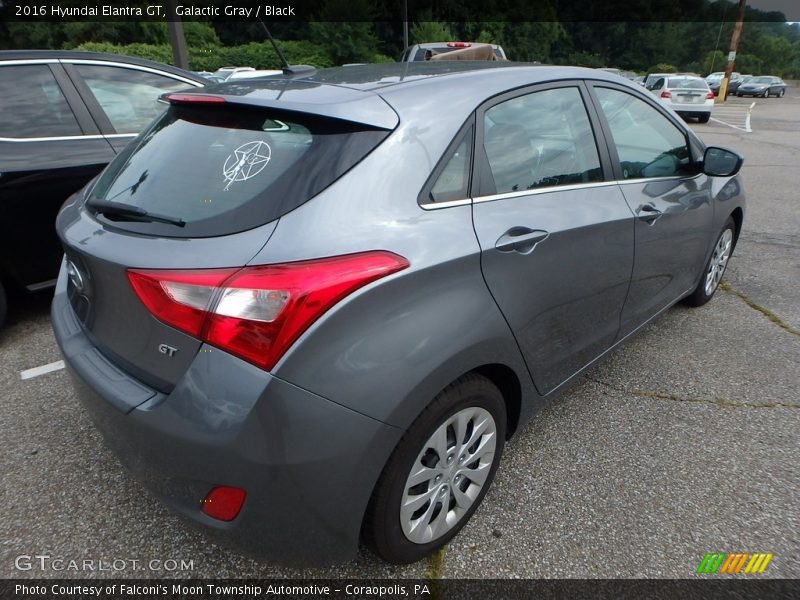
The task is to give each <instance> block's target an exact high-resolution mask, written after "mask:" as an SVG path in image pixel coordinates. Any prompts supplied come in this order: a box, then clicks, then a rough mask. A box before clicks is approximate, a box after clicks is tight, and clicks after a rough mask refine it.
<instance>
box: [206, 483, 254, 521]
mask: <svg viewBox="0 0 800 600" xmlns="http://www.w3.org/2000/svg"><path fill="white" fill-rule="evenodd" d="M246 496H247V492H245V491H244V490H243V489H242V488H237V487H229V486H226V485H221V486H217V487H215V488H213V489H212V490H211V491H210V492H208V495H207V496H206V497H205V498H204V499H203V506H202V508H201V509H200V510H202V511H203V512H204V513H205V514H207V515H208V516H209V517H212V518H214V519H218V520H220V521H233V520H234V519H235V518H236V517H237V515H238V514H239V511H240V510H242V505H243V504H244V499H245V497H246Z"/></svg>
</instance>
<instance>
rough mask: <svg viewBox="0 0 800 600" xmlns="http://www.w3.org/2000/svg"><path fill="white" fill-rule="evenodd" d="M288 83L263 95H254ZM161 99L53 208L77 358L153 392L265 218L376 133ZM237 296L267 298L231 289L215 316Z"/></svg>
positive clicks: (325, 179) (306, 194) (295, 115)
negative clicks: (96, 171) (83, 337)
mask: <svg viewBox="0 0 800 600" xmlns="http://www.w3.org/2000/svg"><path fill="white" fill-rule="evenodd" d="M277 85H278V84H276V86H277ZM292 85H293V84H292V83H291V82H282V84H281V89H280V90H265V91H263V92H262V99H263V101H264V102H268V101H269V95H279V94H280V91H282V90H283V88H287V87H288V88H291V86H292ZM299 85H302V84H299ZM356 94H359V93H357V92H353V93H352V94H351V95H356ZM362 95H363V94H362ZM264 96H266V97H267V98H266V99H264V98H263V97H264ZM172 100H173V104H172V105H171V106H170V107H169V110H167V112H166V113H165V114H164V115H162V117H161V118H159V119H158V120H157V121H155V122H154V123H153V124H152V125H151V126H150V127H149V128H147V129H146V130H145V131H144V132H143V133H142V134H141V135H140V136H139V137H137V138H136V139H135V140H134V141H133V142H131V143H130V144H129V145H128V146H126V147H125V149H124V150H123V151H122V152H121V153H120V154H119V155H118V156H117V158H115V159H114V160H113V161H112V162H111V164H110V165H109V166H108V168H107V169H106V170H105V171H104V172H103V174H102V175H101V176H100V178H99V179H98V180H97V182H96V183H95V184H94V185H93V186H92V187H90V188H88V189H87V190H85V191H84V192H82V193H81V194H78V195H76V196H74V197H73V199H72V201H71V202H69V203H67V204H66V205H65V206H64V208H63V210H62V211H61V213H60V214H59V218H58V224H57V228H58V232H59V234H60V236H61V239H62V241H63V243H64V248H65V252H66V256H67V263H66V266H65V272H66V274H67V275H68V276H69V280H68V284H67V294H68V296H69V300H70V304H71V308H70V309H69V310H71V311H72V312H74V315H75V317H77V320H78V321H79V322H80V325H81V326H82V327H83V329H84V330H85V331H86V333H87V334H88V336H89V337H90V339H91V340H92V342H93V344H94V348H93V350H92V354H91V356H89V357H88V358H86V360H87V361H89V362H91V364H92V365H95V366H96V367H97V368H101V369H106V370H112V371H113V369H112V368H111V367H109V366H108V365H109V362H110V364H113V365H115V366H116V367H119V368H121V369H122V370H123V371H125V372H126V373H128V374H130V375H132V376H133V377H135V378H136V379H138V380H140V381H142V382H143V383H145V384H146V385H148V386H150V387H152V388H156V389H158V390H161V391H164V392H168V391H170V390H171V389H172V387H173V386H174V385H175V384H176V383H177V382H178V381H179V380H180V378H181V377H182V376H183V374H184V373H185V372H186V370H187V369H188V367H189V365H190V364H191V363H192V361H193V360H194V358H195V356H196V355H197V352H198V351H199V349H200V347H201V344H202V341H201V340H202V339H203V335H202V334H203V331H204V326H205V322H206V321H205V320H206V318H207V316H208V314H207V313H208V311H209V310H210V307H211V305H212V303H213V302H215V301H216V300H217V296H218V295H219V294H220V293H222V292H221V291H220V290H221V286H222V284H223V283H224V282H225V281H227V280H228V279H230V278H231V277H232V276H233V275H234V274H236V273H238V272H239V270H240V269H242V268H243V267H244V266H245V265H247V264H248V262H249V261H250V260H251V259H252V258H253V257H254V256H255V255H256V254H257V253H258V251H259V250H260V249H261V248H262V247H263V246H264V244H266V243H267V241H268V240H269V238H270V236H271V235H272V232H273V231H274V229H275V227H276V226H277V222H278V219H279V218H280V217H281V216H282V215H283V214H285V213H287V212H288V211H290V210H292V209H294V208H296V207H297V206H299V205H300V204H302V203H304V202H306V201H308V200H310V199H311V198H313V197H314V196H315V195H316V194H317V193H318V192H320V191H321V190H322V189H324V188H326V187H327V186H328V185H330V184H331V183H332V182H333V181H335V180H336V179H337V178H338V177H339V176H340V175H342V174H343V173H344V172H346V171H347V170H348V169H350V168H351V167H352V166H353V165H354V164H355V163H357V162H358V161H359V160H361V158H363V157H364V156H365V155H366V153H367V152H369V151H371V150H372V148H374V147H375V146H376V145H377V144H378V143H380V141H382V140H383V139H384V138H385V136H386V135H387V132H386V131H385V130H381V129H376V128H372V127H367V126H361V125H358V124H355V123H351V122H347V121H342V120H338V119H328V118H324V117H321V116H319V115H316V114H305V113H302V112H297V111H292V112H289V111H287V110H281V109H276V108H269V107H265V106H253V105H247V104H241V103H238V102H236V100H238V98H235V97H234V98H229V99H226V97H224V96H208V95H190V94H177V95H175V96H174V97H173V99H172ZM374 102H376V103H378V104H379V106H380V107H382V108H383V110H384V111H387V112H388V111H390V109H389V108H388V106H387V105H386V104H385V103H382V102H380V101H379V100H377V99H375V100H374ZM354 110H357V109H354ZM391 116H394V114H393V113H391ZM234 292H236V293H234ZM239 292H242V293H243V294H245V295H246V294H247V293H250V296H249V298H251V299H254V300H258V301H261V300H263V301H264V302H266V303H269V302H271V301H273V300H274V298H273V296H272V295H270V294H268V293H267V292H261V291H254V290H246V289H244V288H242V289H241V290H238V291H237V290H233V291H232V292H231V294H232V296H231V297H232V300H230V302H228V303H227V304H226V308H225V310H227V311H228V312H225V313H221V315H222V316H221V317H220V319H224V317H225V316H233V315H238V312H236V311H237V310H239V308H240V307H241V306H245V308H246V307H247V306H248V305H247V302H246V300H247V298H244V297H243V296H241V294H239ZM237 294H239V295H237ZM275 301H277V300H275ZM231 303H232V304H231ZM231 306H233V308H231ZM71 320H74V318H72V319H71ZM266 320H267V321H268V320H269V319H266ZM235 325H236V324H233V325H231V328H230V329H226V330H225V331H226V333H229V334H230V335H231V337H235V336H234V333H236V332H239V333H241V334H242V335H244V336H245V337H246V336H247V324H246V323H244V324H243V325H241V326H240V327H238V329H235V327H234V326H235ZM234 329H235V330H234ZM237 335H238V334H237ZM133 397H134V398H139V399H140V400H141V396H140V395H138V394H135V395H134V396H133ZM126 408H127V409H131V408H133V406H129V407H126Z"/></svg>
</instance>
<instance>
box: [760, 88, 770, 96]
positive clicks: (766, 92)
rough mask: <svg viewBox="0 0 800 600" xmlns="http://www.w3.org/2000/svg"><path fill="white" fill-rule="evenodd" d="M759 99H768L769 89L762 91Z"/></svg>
mask: <svg viewBox="0 0 800 600" xmlns="http://www.w3.org/2000/svg"><path fill="white" fill-rule="evenodd" d="M761 97H762V98H769V88H767V89H766V90H764V93H763V94H761Z"/></svg>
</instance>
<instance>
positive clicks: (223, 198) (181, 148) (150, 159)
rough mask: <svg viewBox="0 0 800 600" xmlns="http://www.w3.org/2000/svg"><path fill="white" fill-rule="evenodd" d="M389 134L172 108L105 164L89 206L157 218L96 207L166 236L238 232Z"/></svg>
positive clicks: (285, 208) (303, 197) (244, 110)
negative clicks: (116, 206) (124, 211)
mask: <svg viewBox="0 0 800 600" xmlns="http://www.w3.org/2000/svg"><path fill="white" fill-rule="evenodd" d="M388 133H389V132H388V131H385V130H382V129H373V128H369V127H368V126H364V125H359V124H355V123H351V122H349V121H342V120H337V119H330V118H325V117H320V116H317V115H308V114H305V113H296V112H286V111H277V110H271V109H263V108H251V107H246V106H242V105H232V104H228V105H220V106H215V105H211V106H209V105H202V106H200V105H194V106H192V105H173V106H171V107H170V108H169V110H167V111H166V112H165V113H164V115H163V116H161V117H160V118H159V119H157V120H156V121H155V122H154V123H153V124H152V125H151V126H150V128H149V129H147V130H146V131H144V132H143V133H142V134H141V135H140V136H139V137H138V138H136V140H134V141H133V142H131V144H130V145H128V146H127V147H126V148H125V149H124V150H123V151H122V152H121V153H120V155H119V156H117V158H115V159H114V160H113V161H112V162H111V164H110V165H109V166H108V168H106V170H105V171H104V172H103V174H102V176H101V177H100V179H99V180H98V182H97V184H96V185H95V186H94V188H93V189H92V190H91V191H90V193H89V197H88V199H87V204H88V206H89V207H90V208H91V207H92V206H93V205H96V206H100V205H102V204H103V203H115V204H122V205H125V206H126V207H131V206H132V207H135V208H136V209H138V210H144V211H147V212H148V213H150V214H151V215H158V216H159V219H157V220H154V221H147V220H146V219H145V218H136V219H135V220H134V219H131V218H130V216H129V214H128V215H127V216H126V215H119V214H117V216H115V213H114V211H106V212H105V213H103V211H102V210H98V212H99V213H101V214H103V218H104V219H106V218H107V219H110V220H114V221H115V223H114V224H115V225H116V226H117V227H120V228H123V229H127V230H130V231H136V232H142V233H147V234H154V235H163V236H170V237H211V236H219V235H226V234H231V233H236V232H239V231H244V230H247V229H252V228H254V227H258V226H259V225H263V224H265V223H268V222H270V221H272V220H274V219H277V218H278V217H280V216H282V215H284V214H286V213H288V212H289V211H291V210H293V209H294V208H296V207H298V206H300V205H301V204H303V203H304V202H306V201H308V200H310V199H311V198H313V197H314V196H315V195H317V194H318V193H320V192H321V191H322V190H324V189H325V188H326V187H328V186H329V185H330V184H331V183H333V182H334V181H336V180H337V179H338V178H339V177H341V176H342V175H343V174H344V173H345V172H347V171H348V170H349V169H351V168H352V167H353V166H354V165H355V164H356V163H358V162H359V161H360V160H361V159H362V158H364V157H365V156H366V155H367V154H368V153H369V152H370V151H371V150H373V149H374V148H375V147H376V146H378V145H379V144H380V143H381V142H382V141H383V140H384V139H385V138H386V136H387V135H388ZM163 217H165V218H166V220H175V221H176V222H179V221H183V223H184V225H183V226H179V225H176V224H173V223H168V222H164V221H165V219H164V218H163Z"/></svg>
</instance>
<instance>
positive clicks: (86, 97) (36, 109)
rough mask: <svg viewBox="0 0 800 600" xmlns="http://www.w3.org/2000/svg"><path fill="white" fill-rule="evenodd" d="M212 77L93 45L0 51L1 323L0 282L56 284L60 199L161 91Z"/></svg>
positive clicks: (134, 126) (98, 165) (103, 159)
mask: <svg viewBox="0 0 800 600" xmlns="http://www.w3.org/2000/svg"><path fill="white" fill-rule="evenodd" d="M207 83H208V82H207V81H206V80H205V79H203V78H202V77H200V76H198V75H195V74H193V73H191V72H189V71H184V70H182V69H177V68H174V67H170V66H168V65H163V64H160V63H156V62H152V61H148V60H141V59H136V58H129V57H124V56H117V55H112V54H100V53H94V52H63V51H48V50H25V51H4V52H0V89H2V90H3V100H2V110H0V324H2V322H3V319H4V318H5V313H6V290H7V289H8V288H9V287H12V286H13V287H18V288H21V289H23V290H28V291H36V290H39V289H43V288H47V287H49V286H52V285H54V284H55V280H56V276H57V275H58V268H59V266H60V264H61V255H62V253H63V250H62V248H61V246H60V244H59V242H58V239H57V237H56V233H55V218H56V213H57V212H58V209H59V208H60V207H61V205H62V204H63V202H64V200H66V199H67V197H68V196H69V195H70V194H72V193H73V192H75V191H76V190H78V189H80V188H81V187H83V186H84V185H85V184H86V183H87V182H88V181H89V180H91V179H92V178H93V177H94V176H95V175H97V174H98V173H99V172H100V171H101V170H102V169H103V167H105V165H106V164H107V163H109V162H110V161H111V159H112V158H114V157H115V156H116V155H117V153H118V152H119V151H120V150H121V149H122V148H123V147H124V146H125V145H126V144H127V143H128V142H129V141H130V140H131V139H133V138H134V137H136V135H137V134H138V133H139V131H140V130H142V129H143V128H144V127H145V126H146V125H147V124H149V123H150V122H151V121H152V120H153V118H155V117H156V116H157V115H158V114H159V113H160V112H161V111H162V110H163V109H164V105H163V104H160V103H158V102H157V99H158V97H159V95H160V94H162V93H164V92H165V91H173V90H178V89H182V88H186V87H190V86H194V87H197V86H201V85H205V84H207Z"/></svg>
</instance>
